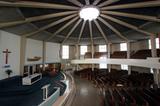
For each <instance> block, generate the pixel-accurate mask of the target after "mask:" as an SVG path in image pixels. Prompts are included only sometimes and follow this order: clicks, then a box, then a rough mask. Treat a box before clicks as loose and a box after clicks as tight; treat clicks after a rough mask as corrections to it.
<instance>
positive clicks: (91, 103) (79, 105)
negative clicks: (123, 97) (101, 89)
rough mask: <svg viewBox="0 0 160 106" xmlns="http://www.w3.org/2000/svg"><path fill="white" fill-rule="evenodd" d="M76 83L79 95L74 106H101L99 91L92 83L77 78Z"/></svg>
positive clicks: (77, 94)
mask: <svg viewBox="0 0 160 106" xmlns="http://www.w3.org/2000/svg"><path fill="white" fill-rule="evenodd" d="M75 83H76V88H77V89H76V92H77V93H76V97H75V98H74V100H73V103H72V106H101V102H100V98H99V95H98V91H97V89H96V88H95V87H94V85H93V84H92V83H91V82H90V81H87V80H85V79H80V78H78V77H75Z"/></svg>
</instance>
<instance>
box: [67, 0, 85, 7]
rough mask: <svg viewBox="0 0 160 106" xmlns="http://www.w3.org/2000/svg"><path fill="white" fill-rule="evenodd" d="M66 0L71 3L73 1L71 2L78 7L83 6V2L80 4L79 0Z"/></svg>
mask: <svg viewBox="0 0 160 106" xmlns="http://www.w3.org/2000/svg"><path fill="white" fill-rule="evenodd" d="M67 1H69V2H71V3H73V4H75V5H77V6H79V7H82V6H83V4H82V3H81V2H79V1H78V0H67Z"/></svg>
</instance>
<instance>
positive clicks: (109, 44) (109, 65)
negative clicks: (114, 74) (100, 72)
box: [107, 43, 111, 72]
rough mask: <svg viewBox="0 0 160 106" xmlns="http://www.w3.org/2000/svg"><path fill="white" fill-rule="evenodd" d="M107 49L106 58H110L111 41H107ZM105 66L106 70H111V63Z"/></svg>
mask: <svg viewBox="0 0 160 106" xmlns="http://www.w3.org/2000/svg"><path fill="white" fill-rule="evenodd" d="M107 50H108V59H110V58H111V43H108V45H107ZM107 67H108V72H111V64H107Z"/></svg>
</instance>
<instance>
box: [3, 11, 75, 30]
mask: <svg viewBox="0 0 160 106" xmlns="http://www.w3.org/2000/svg"><path fill="white" fill-rule="evenodd" d="M76 12H77V11H66V12H60V13H52V14H47V15H41V16H34V17H30V18H26V19H25V20H19V21H12V22H5V23H0V28H4V27H11V26H15V25H20V24H25V23H29V22H35V21H41V20H45V19H50V18H55V17H60V16H65V15H70V14H73V13H76Z"/></svg>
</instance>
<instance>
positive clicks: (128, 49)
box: [127, 42, 132, 75]
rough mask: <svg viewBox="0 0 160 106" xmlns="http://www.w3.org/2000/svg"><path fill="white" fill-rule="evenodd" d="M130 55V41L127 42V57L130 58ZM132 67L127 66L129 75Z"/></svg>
mask: <svg viewBox="0 0 160 106" xmlns="http://www.w3.org/2000/svg"><path fill="white" fill-rule="evenodd" d="M130 56H131V43H130V42H127V59H130ZM131 70H132V67H131V66H128V75H131Z"/></svg>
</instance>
